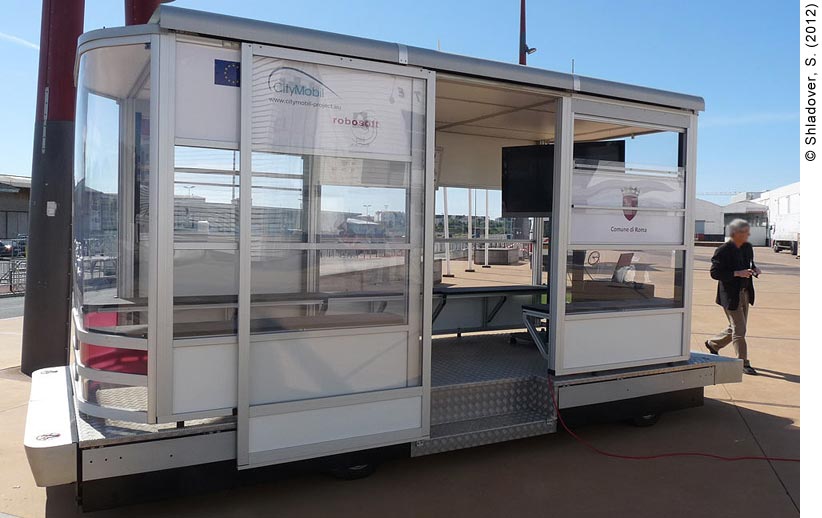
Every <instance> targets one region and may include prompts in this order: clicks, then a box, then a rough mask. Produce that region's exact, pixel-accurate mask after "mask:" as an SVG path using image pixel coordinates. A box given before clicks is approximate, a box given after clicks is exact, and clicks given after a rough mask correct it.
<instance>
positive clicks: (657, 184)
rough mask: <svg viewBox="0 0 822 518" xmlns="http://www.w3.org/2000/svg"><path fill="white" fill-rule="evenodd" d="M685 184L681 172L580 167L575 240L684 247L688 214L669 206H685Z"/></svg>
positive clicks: (574, 197) (576, 182)
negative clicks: (645, 172)
mask: <svg viewBox="0 0 822 518" xmlns="http://www.w3.org/2000/svg"><path fill="white" fill-rule="evenodd" d="M684 187H685V186H684V182H683V179H682V176H681V175H678V176H675V175H671V176H670V177H665V176H656V175H654V176H651V175H649V176H648V177H646V178H642V177H638V176H637V175H621V174H619V173H602V172H596V171H579V170H577V171H575V172H574V177H573V187H572V192H571V203H572V206H573V210H572V214H571V243H573V244H625V245H634V244H643V245H649V244H654V245H680V244H682V237H683V224H684V215H683V213H682V212H681V211H680V212H676V211H673V210H664V209H682V208H684V206H685V188H684ZM595 207H596V208H595ZM600 207H602V208H600ZM642 209H646V210H642Z"/></svg>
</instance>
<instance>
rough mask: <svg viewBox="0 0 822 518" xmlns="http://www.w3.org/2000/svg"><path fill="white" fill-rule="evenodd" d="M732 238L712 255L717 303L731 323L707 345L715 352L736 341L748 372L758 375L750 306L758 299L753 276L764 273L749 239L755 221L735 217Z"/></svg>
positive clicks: (744, 370)
mask: <svg viewBox="0 0 822 518" xmlns="http://www.w3.org/2000/svg"><path fill="white" fill-rule="evenodd" d="M728 228H729V231H730V234H731V239H730V240H729V241H727V242H726V243H725V244H723V245H721V246H720V247H718V248H717V249H716V251H715V252H714V256H713V257H712V258H711V278H713V279H716V280H717V281H718V282H717V287H716V303H717V304H719V305H720V306H722V309H724V310H725V316H727V317H728V327H727V328H726V329H725V330H724V331H722V332H721V333H719V334H717V335H716V336H714V337H713V338H711V339H710V340H706V341H705V347H707V348H708V350H709V351H710V352H712V353H713V354H719V350H720V349H722V348H723V347H725V346H726V345H728V344H730V343H732V344H733V345H734V349H735V350H736V355H737V357H739V359H741V360H742V361H743V367H742V370H743V372H744V373H745V374H750V375H756V374H757V372H756V370H755V369H754V368H753V367H751V362H750V361H749V360H748V343H747V342H746V341H745V333H746V332H747V328H748V306H753V303H754V286H753V278H754V277H759V274H760V273H762V272H761V271H760V270H759V268H757V267H756V263H754V252H753V247H752V246H751V244H750V243H748V237H750V235H751V225H750V224H749V223H748V222H747V221H745V220H744V219H735V220H733V221H731V223H730V225H728Z"/></svg>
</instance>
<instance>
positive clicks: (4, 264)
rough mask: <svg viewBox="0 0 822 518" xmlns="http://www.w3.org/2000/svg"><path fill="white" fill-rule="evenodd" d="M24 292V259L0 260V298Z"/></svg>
mask: <svg viewBox="0 0 822 518" xmlns="http://www.w3.org/2000/svg"><path fill="white" fill-rule="evenodd" d="M25 292H26V258H25V257H12V258H9V259H2V260H0V296H2V295H12V294H21V293H25Z"/></svg>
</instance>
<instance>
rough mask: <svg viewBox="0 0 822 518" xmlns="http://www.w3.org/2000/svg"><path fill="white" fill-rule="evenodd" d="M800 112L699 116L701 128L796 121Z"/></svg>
mask: <svg viewBox="0 0 822 518" xmlns="http://www.w3.org/2000/svg"><path fill="white" fill-rule="evenodd" d="M798 120H799V113H798V112H781V113H780V112H774V113H767V112H762V113H749V114H743V115H708V114H706V115H703V116H701V117H700V118H699V127H700V128H718V127H726V126H754V125H758V124H773V123H780V122H796V121H798Z"/></svg>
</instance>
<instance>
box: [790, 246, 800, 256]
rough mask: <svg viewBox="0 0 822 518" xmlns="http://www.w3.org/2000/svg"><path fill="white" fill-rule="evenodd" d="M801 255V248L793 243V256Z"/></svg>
mask: <svg viewBox="0 0 822 518" xmlns="http://www.w3.org/2000/svg"><path fill="white" fill-rule="evenodd" d="M798 253H799V246H798V245H797V244H796V243H791V255H797V254H798Z"/></svg>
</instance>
